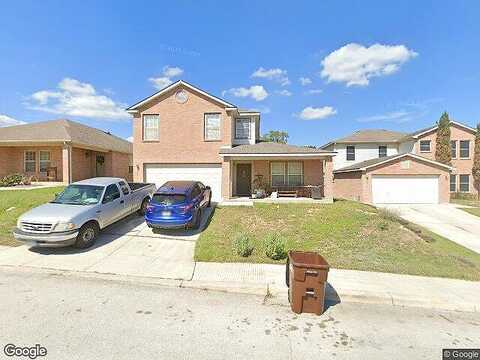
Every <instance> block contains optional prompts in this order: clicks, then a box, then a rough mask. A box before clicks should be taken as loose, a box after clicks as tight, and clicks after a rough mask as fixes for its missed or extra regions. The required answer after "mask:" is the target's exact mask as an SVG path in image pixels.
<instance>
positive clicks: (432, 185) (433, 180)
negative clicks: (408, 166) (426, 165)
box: [372, 175, 438, 204]
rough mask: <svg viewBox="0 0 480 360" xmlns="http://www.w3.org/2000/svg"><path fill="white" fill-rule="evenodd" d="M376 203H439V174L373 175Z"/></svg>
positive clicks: (374, 200) (373, 190) (373, 192)
mask: <svg viewBox="0 0 480 360" xmlns="http://www.w3.org/2000/svg"><path fill="white" fill-rule="evenodd" d="M372 196H373V203H374V204H438V176H378V175H377V176H373V177H372Z"/></svg>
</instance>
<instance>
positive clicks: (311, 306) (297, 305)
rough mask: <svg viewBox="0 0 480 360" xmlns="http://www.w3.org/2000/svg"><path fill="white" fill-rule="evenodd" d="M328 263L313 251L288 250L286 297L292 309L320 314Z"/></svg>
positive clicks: (328, 267) (298, 312)
mask: <svg viewBox="0 0 480 360" xmlns="http://www.w3.org/2000/svg"><path fill="white" fill-rule="evenodd" d="M329 269H330V265H328V263H327V261H326V260H325V259H324V258H323V257H322V256H320V255H319V254H317V253H315V252H303V251H289V252H288V262H287V274H286V275H287V285H288V287H289V289H288V298H289V301H290V306H291V308H292V311H293V312H295V313H297V314H300V313H302V312H303V313H314V314H317V315H321V314H322V313H323V311H324V305H325V287H326V284H327V277H328V270H329Z"/></svg>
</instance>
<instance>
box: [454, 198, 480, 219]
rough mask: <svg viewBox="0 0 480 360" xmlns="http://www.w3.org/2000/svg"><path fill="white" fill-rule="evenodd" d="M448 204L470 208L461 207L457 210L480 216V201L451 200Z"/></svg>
mask: <svg viewBox="0 0 480 360" xmlns="http://www.w3.org/2000/svg"><path fill="white" fill-rule="evenodd" d="M450 202H452V203H454V204H460V205H466V206H470V207H465V208H464V207H461V208H459V209H460V210H463V211H465V212H468V213H469V214H472V215H475V216H480V200H466V199H452V200H450Z"/></svg>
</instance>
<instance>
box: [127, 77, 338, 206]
mask: <svg viewBox="0 0 480 360" xmlns="http://www.w3.org/2000/svg"><path fill="white" fill-rule="evenodd" d="M127 111H128V112H129V113H131V114H132V115H133V166H134V179H135V180H136V181H146V182H154V183H155V184H156V185H157V186H160V185H162V184H163V183H164V182H165V181H168V180H197V181H201V182H203V183H204V184H205V185H208V186H210V187H211V188H212V193H213V200H214V201H220V200H222V199H230V198H232V197H236V196H250V195H251V194H252V190H253V188H252V187H253V182H254V180H255V179H258V178H262V179H263V181H264V182H267V183H268V184H269V185H270V186H271V187H272V188H273V189H278V190H285V189H295V191H299V190H304V191H303V192H302V194H303V195H305V194H307V195H308V193H309V191H308V190H309V189H310V187H311V186H315V187H317V189H318V188H319V189H320V190H321V195H322V196H323V197H324V198H326V199H329V200H332V199H333V166H332V157H333V156H334V155H335V153H334V152H332V151H327V150H322V149H312V148H307V147H302V146H294V145H286V144H276V143H267V142H262V141H261V140H260V118H261V114H260V113H259V112H257V111H248V110H242V109H240V108H238V107H237V106H235V105H234V104H231V103H229V102H227V101H225V100H223V99H221V98H219V97H217V96H214V95H211V94H209V93H207V92H205V91H203V90H201V89H199V88H197V87H195V86H193V85H191V84H189V83H187V82H185V81H182V80H180V81H177V82H175V83H173V84H171V85H169V86H167V87H166V88H164V89H162V90H160V91H158V92H157V93H155V94H153V95H152V96H149V97H148V98H146V99H144V100H142V101H140V102H138V103H136V104H134V105H132V106H131V107H129V108H128V109H127Z"/></svg>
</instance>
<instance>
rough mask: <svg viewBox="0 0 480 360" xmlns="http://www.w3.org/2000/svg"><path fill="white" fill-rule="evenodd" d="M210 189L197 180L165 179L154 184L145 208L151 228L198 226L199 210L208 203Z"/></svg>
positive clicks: (195, 227) (200, 211) (200, 214)
mask: <svg viewBox="0 0 480 360" xmlns="http://www.w3.org/2000/svg"><path fill="white" fill-rule="evenodd" d="M211 200H212V190H211V189H210V187H209V186H205V185H203V184H202V183H201V182H198V181H168V182H166V183H165V184H163V185H162V186H160V187H159V188H158V190H157V191H156V192H155V194H154V195H153V196H152V200H150V203H149V204H148V206H147V210H146V212H145V221H146V222H147V225H148V226H149V227H151V228H157V229H172V228H192V229H198V228H199V227H200V223H201V221H202V212H203V209H204V208H205V207H210V205H211Z"/></svg>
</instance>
